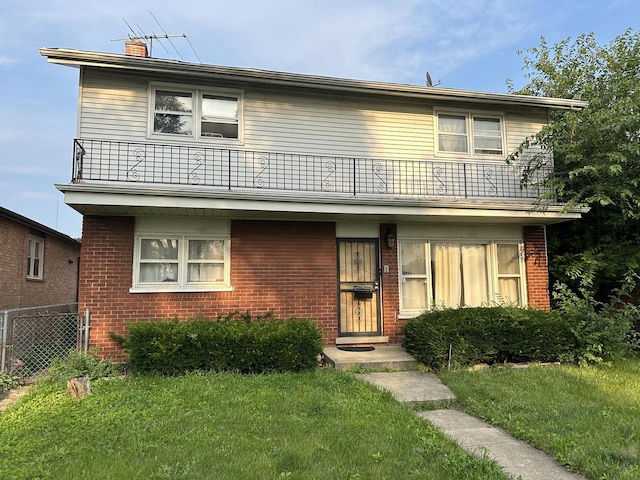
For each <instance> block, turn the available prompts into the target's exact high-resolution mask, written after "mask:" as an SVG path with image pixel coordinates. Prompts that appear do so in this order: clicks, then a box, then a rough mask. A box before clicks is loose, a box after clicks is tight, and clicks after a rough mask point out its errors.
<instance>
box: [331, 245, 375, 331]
mask: <svg viewBox="0 0 640 480" xmlns="http://www.w3.org/2000/svg"><path fill="white" fill-rule="evenodd" d="M338 269H339V271H338V275H339V278H338V290H339V291H338V295H339V298H338V301H339V303H340V320H339V322H338V323H339V327H338V329H339V331H338V333H339V336H341V337H342V336H344V337H348V336H368V335H380V333H381V329H380V289H379V285H380V278H379V271H380V270H379V267H378V240H369V239H367V240H353V239H338Z"/></svg>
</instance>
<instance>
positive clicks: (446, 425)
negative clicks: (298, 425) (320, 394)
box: [357, 371, 586, 480]
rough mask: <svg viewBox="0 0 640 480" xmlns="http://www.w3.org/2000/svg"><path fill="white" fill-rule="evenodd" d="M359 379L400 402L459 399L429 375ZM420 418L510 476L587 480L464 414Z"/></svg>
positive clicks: (445, 412) (441, 412)
mask: <svg viewBox="0 0 640 480" xmlns="http://www.w3.org/2000/svg"><path fill="white" fill-rule="evenodd" d="M357 376H358V377H359V378H362V379H363V380H366V381H367V382H370V383H371V384H373V385H375V386H377V387H378V388H381V389H383V390H388V391H390V392H391V394H392V395H393V397H394V398H395V399H396V400H398V401H400V402H443V401H451V400H454V399H455V395H454V393H453V392H452V391H451V390H450V389H449V388H448V387H447V386H446V385H444V384H443V383H442V382H441V381H440V379H439V378H438V377H437V376H436V375H434V374H432V373H427V372H416V371H408V372H389V373H387V372H381V373H366V374H358V375H357ZM418 415H419V416H420V417H422V418H424V419H426V420H428V421H430V422H431V423H433V425H434V426H435V427H436V428H438V429H439V430H441V431H442V432H443V433H444V434H445V435H447V436H448V437H450V438H452V439H453V440H455V441H456V442H458V444H459V445H460V446H461V447H463V448H465V449H466V450H468V451H470V452H471V453H473V454H474V455H477V456H480V457H481V456H484V455H487V456H488V457H489V458H492V459H493V460H495V461H496V462H497V463H498V464H499V465H500V466H501V467H502V468H503V470H504V472H505V473H506V474H507V475H511V476H512V477H513V478H518V477H520V478H521V479H522V480H586V479H585V477H582V476H580V475H576V474H573V473H570V472H568V471H567V469H566V468H564V467H562V466H560V465H558V463H557V462H556V461H555V460H554V459H553V458H551V457H549V456H547V455H545V454H544V453H543V452H541V451H540V450H537V449H535V448H533V447H532V446H530V445H528V444H527V443H525V442H522V441H520V440H515V439H514V438H512V437H511V436H509V435H508V434H507V433H506V432H504V431H503V430H501V429H499V428H496V427H493V426H491V425H489V424H486V423H484V422H482V421H480V420H478V419H477V418H474V417H472V416H471V415H467V414H466V413H464V412H461V411H458V410H454V409H447V410H431V411H424V412H419V413H418Z"/></svg>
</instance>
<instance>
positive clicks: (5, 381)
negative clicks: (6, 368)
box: [0, 372, 20, 394]
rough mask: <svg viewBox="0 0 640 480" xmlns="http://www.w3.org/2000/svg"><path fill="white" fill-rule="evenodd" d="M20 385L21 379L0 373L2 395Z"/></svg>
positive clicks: (0, 391)
mask: <svg viewBox="0 0 640 480" xmlns="http://www.w3.org/2000/svg"><path fill="white" fill-rule="evenodd" d="M19 385H20V377H19V376H18V375H14V374H11V373H7V372H0V394H2V393H4V392H8V391H9V390H11V389H13V388H16V387H18V386H19Z"/></svg>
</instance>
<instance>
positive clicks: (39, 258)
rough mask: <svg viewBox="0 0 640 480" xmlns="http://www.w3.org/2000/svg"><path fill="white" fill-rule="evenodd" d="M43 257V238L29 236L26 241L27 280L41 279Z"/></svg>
mask: <svg viewBox="0 0 640 480" xmlns="http://www.w3.org/2000/svg"><path fill="white" fill-rule="evenodd" d="M43 257H44V238H42V237H36V236H33V235H32V236H30V237H29V238H28V239H27V278H33V279H41V278H42V271H43V266H44V264H43Z"/></svg>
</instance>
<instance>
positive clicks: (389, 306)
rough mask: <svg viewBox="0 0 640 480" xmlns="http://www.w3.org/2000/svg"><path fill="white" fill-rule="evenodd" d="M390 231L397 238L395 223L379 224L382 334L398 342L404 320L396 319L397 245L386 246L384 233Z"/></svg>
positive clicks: (398, 306) (397, 291)
mask: <svg viewBox="0 0 640 480" xmlns="http://www.w3.org/2000/svg"><path fill="white" fill-rule="evenodd" d="M388 232H389V233H391V234H392V235H393V236H394V237H396V238H397V231H396V225H395V224H381V225H380V254H381V259H382V263H381V265H382V266H381V268H382V269H383V271H382V302H383V305H382V316H383V322H384V324H383V325H384V326H383V329H382V331H383V334H384V335H386V336H388V337H389V343H400V342H401V336H402V326H403V325H404V323H405V322H406V320H399V319H398V312H399V311H400V291H399V287H398V245H397V241H396V245H395V246H394V247H393V248H387V244H386V242H385V238H384V237H385V235H386V234H387V233H388ZM385 265H387V266H388V267H389V273H385V272H384V267H385Z"/></svg>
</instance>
